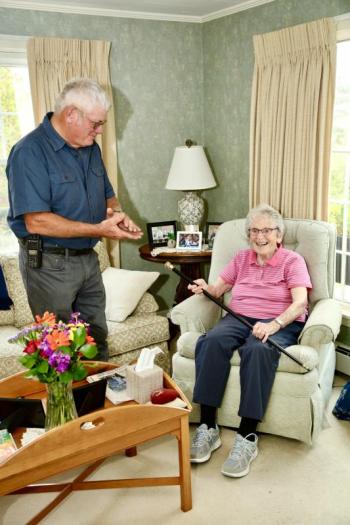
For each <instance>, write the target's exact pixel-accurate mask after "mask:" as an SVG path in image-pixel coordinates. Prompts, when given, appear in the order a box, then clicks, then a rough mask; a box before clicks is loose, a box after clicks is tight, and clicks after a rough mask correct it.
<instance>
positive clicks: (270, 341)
mask: <svg viewBox="0 0 350 525" xmlns="http://www.w3.org/2000/svg"><path fill="white" fill-rule="evenodd" d="M164 266H165V267H166V268H167V269H168V270H171V271H172V272H175V273H176V274H177V275H179V276H180V277H181V278H182V279H184V280H185V281H187V282H188V283H189V284H194V285H195V284H196V283H195V282H194V281H193V280H192V279H190V277H187V275H185V274H184V273H182V272H180V270H178V269H177V268H175V266H174V265H173V264H171V262H169V261H167V262H166V263H165V264H164ZM203 295H205V296H206V297H208V299H210V300H211V301H213V302H214V303H216V304H217V305H218V306H220V308H222V309H223V310H225V311H226V312H227V313H229V314H230V315H232V317H234V318H235V319H237V320H238V321H240V322H241V323H243V324H244V325H245V326H247V327H248V328H250V329H251V330H252V329H253V325H252V324H251V323H250V322H249V321H247V319H245V318H244V317H241V316H240V315H238V314H236V313H235V312H234V311H233V310H231V308H229V307H228V306H226V305H225V304H224V303H222V302H221V301H219V299H217V298H216V297H214V296H213V295H211V294H210V293H209V292H207V291H206V290H203ZM266 342H267V343H270V344H271V345H272V346H274V347H275V348H276V349H277V350H278V351H279V352H281V353H282V354H284V355H286V356H287V357H289V359H292V361H294V362H295V363H297V364H298V365H299V366H301V367H303V368H304V369H305V370H306V371H307V372H310V371H311V369H310V368H308V367H307V366H305V365H303V363H301V362H300V361H299V360H298V359H297V358H296V357H294V356H293V355H292V354H290V353H289V352H287V350H285V349H284V348H283V346H281V345H280V344H279V343H277V342H276V341H274V340H273V339H271V337H268V338H267V341H266Z"/></svg>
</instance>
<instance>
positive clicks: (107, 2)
mask: <svg viewBox="0 0 350 525" xmlns="http://www.w3.org/2000/svg"><path fill="white" fill-rule="evenodd" d="M273 1H274V0H98V2H96V0H38V1H36V0H0V7H13V8H18V9H34V10H40V11H56V12H70V13H83V14H90V15H102V16H117V17H118V16H119V17H130V18H148V19H149V18H152V19H156V20H177V21H188V22H205V21H207V20H211V19H214V18H219V17H222V16H226V15H228V14H232V13H236V12H238V11H244V10H245V9H249V8H251V7H255V6H257V5H261V4H265V3H268V2H273Z"/></svg>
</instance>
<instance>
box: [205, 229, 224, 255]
mask: <svg viewBox="0 0 350 525" xmlns="http://www.w3.org/2000/svg"><path fill="white" fill-rule="evenodd" d="M221 224H222V222H207V223H206V227H205V240H206V242H207V244H208V249H209V250H212V249H213V245H214V239H215V235H216V232H217V231H218V229H219V226H220V225H221Z"/></svg>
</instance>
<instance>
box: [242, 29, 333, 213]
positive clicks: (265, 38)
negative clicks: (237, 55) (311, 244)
mask: <svg viewBox="0 0 350 525" xmlns="http://www.w3.org/2000/svg"><path fill="white" fill-rule="evenodd" d="M253 41H254V51H255V68H254V78H253V86H252V101H251V123H250V126H251V127H250V188H249V191H250V193H249V198H250V206H256V205H257V204H259V203H261V202H267V203H269V204H270V205H271V206H273V207H275V208H276V209H278V210H280V212H281V213H282V214H283V216H285V217H294V218H309V219H319V220H327V218H328V184H329V159H330V148H331V131H332V116H333V102H334V89H335V63H336V32H335V24H334V22H333V21H332V20H330V19H324V20H318V21H316V22H311V23H309V24H303V25H299V26H295V27H289V28H287V29H282V30H281V31H275V32H273V33H267V34H264V35H255V36H254V38H253Z"/></svg>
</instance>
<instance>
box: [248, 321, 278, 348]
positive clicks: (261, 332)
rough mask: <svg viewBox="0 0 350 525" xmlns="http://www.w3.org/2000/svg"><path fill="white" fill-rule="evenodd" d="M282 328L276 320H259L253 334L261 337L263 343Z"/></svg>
mask: <svg viewBox="0 0 350 525" xmlns="http://www.w3.org/2000/svg"><path fill="white" fill-rule="evenodd" d="M279 329H280V326H279V324H278V323H276V321H270V322H269V323H262V322H260V321H258V322H257V323H255V325H254V326H253V330H252V334H253V335H255V337H256V338H257V339H260V340H261V341H262V342H263V343H266V341H267V338H268V337H270V335H273V334H275V333H276V332H278V330H279Z"/></svg>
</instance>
